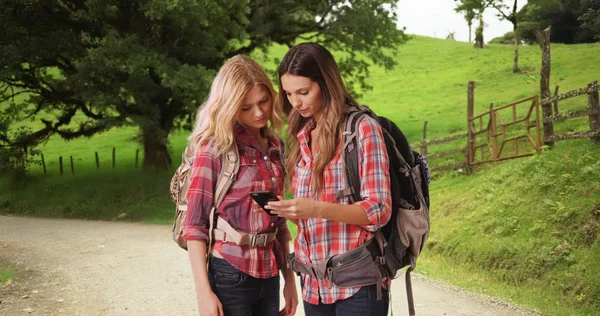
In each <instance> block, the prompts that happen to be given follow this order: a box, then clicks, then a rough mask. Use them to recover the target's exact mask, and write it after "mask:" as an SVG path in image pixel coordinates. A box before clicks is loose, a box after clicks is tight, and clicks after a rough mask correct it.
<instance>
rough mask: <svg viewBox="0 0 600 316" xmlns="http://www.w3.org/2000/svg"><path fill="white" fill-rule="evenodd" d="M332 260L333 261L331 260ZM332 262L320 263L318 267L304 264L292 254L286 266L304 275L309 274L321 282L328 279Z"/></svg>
mask: <svg viewBox="0 0 600 316" xmlns="http://www.w3.org/2000/svg"><path fill="white" fill-rule="evenodd" d="M330 260H331V259H330ZM330 260H325V261H321V262H319V263H318V264H317V265H316V266H312V265H308V264H304V263H302V262H300V261H298V260H297V259H296V254H295V253H290V254H289V255H288V256H287V258H286V264H287V267H288V269H291V270H292V271H295V272H300V273H303V274H308V275H310V276H312V277H315V278H317V279H319V280H325V279H328V270H327V268H329V265H330V264H329V262H330Z"/></svg>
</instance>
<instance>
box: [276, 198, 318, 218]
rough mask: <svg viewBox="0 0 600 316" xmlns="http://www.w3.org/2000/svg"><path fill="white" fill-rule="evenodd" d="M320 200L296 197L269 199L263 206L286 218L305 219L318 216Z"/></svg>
mask: <svg viewBox="0 0 600 316" xmlns="http://www.w3.org/2000/svg"><path fill="white" fill-rule="evenodd" d="M319 206H320V202H319V201H315V200H313V199H307V198H297V199H291V200H280V201H271V202H269V203H267V205H266V206H265V208H267V209H269V210H271V213H272V214H274V215H277V216H280V217H285V218H286V219H292V220H293V219H307V218H311V217H318V214H319Z"/></svg>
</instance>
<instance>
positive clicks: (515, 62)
mask: <svg viewBox="0 0 600 316" xmlns="http://www.w3.org/2000/svg"><path fill="white" fill-rule="evenodd" d="M514 33H515V60H514V62H513V73H518V72H519V33H517V28H516V26H515V29H514Z"/></svg>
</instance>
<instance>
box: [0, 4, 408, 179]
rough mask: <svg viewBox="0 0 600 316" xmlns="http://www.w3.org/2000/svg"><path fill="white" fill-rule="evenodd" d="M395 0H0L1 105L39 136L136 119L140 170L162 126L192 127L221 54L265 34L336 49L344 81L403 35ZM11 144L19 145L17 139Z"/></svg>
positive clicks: (154, 154)
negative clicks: (35, 124)
mask: <svg viewBox="0 0 600 316" xmlns="http://www.w3.org/2000/svg"><path fill="white" fill-rule="evenodd" d="M395 2H396V1H391V0H370V1H361V0H350V1H346V0H344V1H341V0H339V1H322V0H308V1H301V2H300V1H290V0H285V1H279V0H260V1H259V0H252V1H242V0H213V1H201V0H179V1H165V0H130V1H118V0H87V1H83V0H10V1H5V3H3V5H2V6H0V27H2V29H3V30H4V34H3V36H2V37H0V65H2V67H3V68H1V69H0V103H2V102H7V101H8V100H11V102H13V103H14V104H15V106H16V107H17V108H18V109H19V111H20V112H21V113H25V114H26V115H28V116H32V117H36V118H37V119H39V121H40V122H41V123H42V127H41V128H40V129H38V130H36V131H33V132H31V133H30V134H28V135H27V137H28V139H34V140H36V141H38V142H39V141H42V140H44V139H47V138H48V137H50V136H51V135H59V136H60V137H62V138H64V139H67V140H68V139H73V138H75V137H86V136H91V135H94V134H96V133H99V132H102V131H106V130H108V129H110V128H113V127H117V126H123V125H135V126H138V127H139V130H140V135H139V139H140V142H141V143H142V144H143V147H144V162H143V166H144V168H145V169H165V168H168V167H169V166H170V164H171V158H170V156H169V153H168V151H167V146H168V135H169V133H170V132H171V131H172V130H173V129H176V128H179V127H190V124H191V122H192V120H193V114H194V113H195V110H196V108H197V107H198V105H199V104H200V103H201V101H202V100H203V98H204V97H205V95H206V94H207V91H208V88H209V85H210V82H211V80H212V78H213V76H214V74H215V72H216V70H217V69H218V68H219V67H220V65H221V64H222V63H223V62H224V60H225V59H227V58H229V57H231V56H233V55H236V54H250V53H252V52H254V51H257V50H258V51H263V52H266V50H267V49H268V47H269V46H270V45H272V44H273V43H279V44H284V45H292V44H294V43H295V42H296V41H297V40H302V41H305V40H306V41H308V40H312V41H318V42H321V43H324V44H325V45H326V46H328V47H329V48H330V49H332V50H334V51H340V52H343V53H344V54H342V55H343V56H346V57H343V58H340V59H339V66H340V69H341V70H342V71H343V72H344V74H345V78H346V79H349V80H348V81H349V85H350V86H352V87H360V88H362V89H368V88H369V86H368V85H367V84H366V81H365V80H366V78H367V76H368V66H369V64H371V63H373V64H376V65H380V66H384V67H386V68H390V67H392V66H393V65H394V64H395V61H394V59H393V58H392V56H391V55H390V54H388V53H386V51H388V50H389V49H390V48H394V47H395V46H396V45H397V44H400V43H403V42H404V41H406V40H407V36H406V35H405V34H404V32H403V31H402V30H398V29H397V27H396V23H395V22H396V14H395V9H396V5H395ZM18 145H19V144H16V146H18Z"/></svg>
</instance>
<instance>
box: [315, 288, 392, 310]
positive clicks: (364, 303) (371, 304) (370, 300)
mask: <svg viewBox="0 0 600 316" xmlns="http://www.w3.org/2000/svg"><path fill="white" fill-rule="evenodd" d="M381 291H382V294H383V298H382V299H381V300H379V301H378V300H377V285H368V286H363V287H361V288H360V290H359V291H358V292H356V293H355V294H354V295H352V296H351V297H349V298H347V299H345V300H340V301H337V302H335V303H333V304H323V303H321V302H319V305H313V304H310V303H307V302H304V313H305V314H306V316H386V315H387V313H388V308H389V303H390V296H389V291H388V290H386V289H384V288H382V289H381Z"/></svg>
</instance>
